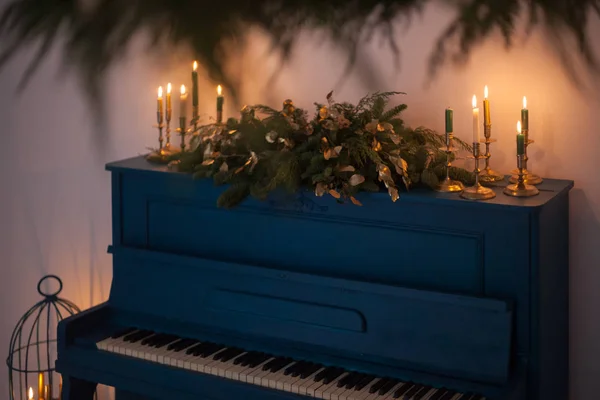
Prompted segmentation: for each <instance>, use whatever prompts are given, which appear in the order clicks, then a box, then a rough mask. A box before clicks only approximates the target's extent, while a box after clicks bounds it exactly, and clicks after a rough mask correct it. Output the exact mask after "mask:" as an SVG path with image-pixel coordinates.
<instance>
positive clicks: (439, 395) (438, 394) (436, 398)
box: [429, 388, 448, 400]
mask: <svg viewBox="0 0 600 400" xmlns="http://www.w3.org/2000/svg"><path fill="white" fill-rule="evenodd" d="M447 392H448V389H446V388H440V389H438V390H437V392H435V393H434V394H433V395H432V396H431V397H430V398H429V400H440V399H441V398H442V396H444V395H445V394H446V393H447Z"/></svg>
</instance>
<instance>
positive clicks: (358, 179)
mask: <svg viewBox="0 0 600 400" xmlns="http://www.w3.org/2000/svg"><path fill="white" fill-rule="evenodd" d="M364 181H365V177H364V176H362V175H360V174H354V175H352V176H351V177H350V181H349V182H350V185H352V186H358V185H360V184H361V183H363V182H364Z"/></svg>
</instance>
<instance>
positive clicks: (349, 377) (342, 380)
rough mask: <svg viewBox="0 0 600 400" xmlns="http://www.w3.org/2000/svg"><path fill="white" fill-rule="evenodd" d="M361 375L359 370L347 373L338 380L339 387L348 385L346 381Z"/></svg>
mask: <svg viewBox="0 0 600 400" xmlns="http://www.w3.org/2000/svg"><path fill="white" fill-rule="evenodd" d="M358 375H359V373H358V372H351V373H349V374H348V375H346V376H345V377H343V378H342V379H340V380H339V381H338V382H337V387H342V386H346V383H348V382H349V381H350V380H352V379H354V378H356V377H357V376H358Z"/></svg>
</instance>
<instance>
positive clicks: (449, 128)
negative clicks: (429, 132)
mask: <svg viewBox="0 0 600 400" xmlns="http://www.w3.org/2000/svg"><path fill="white" fill-rule="evenodd" d="M453 118H454V114H453V111H452V109H451V108H450V107H448V108H446V132H447V133H448V132H453V122H454V121H453Z"/></svg>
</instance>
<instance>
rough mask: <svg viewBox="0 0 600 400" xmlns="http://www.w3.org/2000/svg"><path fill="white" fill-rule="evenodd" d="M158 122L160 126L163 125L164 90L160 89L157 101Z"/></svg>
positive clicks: (160, 87)
mask: <svg viewBox="0 0 600 400" xmlns="http://www.w3.org/2000/svg"><path fill="white" fill-rule="evenodd" d="M156 121H157V122H158V124H159V125H160V124H162V123H163V88H162V86H159V87H158V99H157V101H156Z"/></svg>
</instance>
